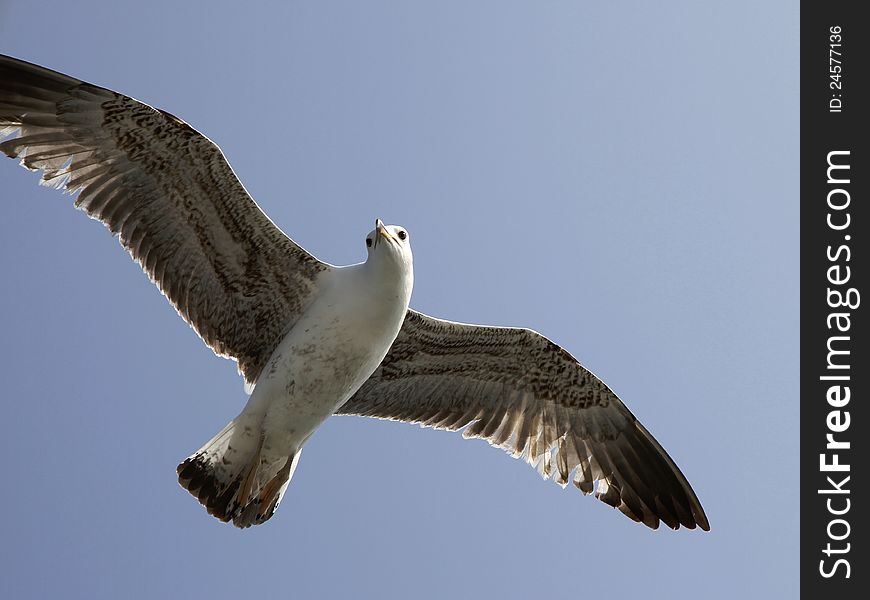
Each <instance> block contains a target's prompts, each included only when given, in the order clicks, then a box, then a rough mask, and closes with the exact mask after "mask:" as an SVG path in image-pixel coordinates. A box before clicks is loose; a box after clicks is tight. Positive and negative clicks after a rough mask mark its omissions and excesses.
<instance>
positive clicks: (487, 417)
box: [337, 310, 710, 530]
mask: <svg viewBox="0 0 870 600" xmlns="http://www.w3.org/2000/svg"><path fill="white" fill-rule="evenodd" d="M337 414H348V415H359V416H368V417H377V418H381V419H392V420H396V421H406V422H409V423H419V424H421V425H423V426H430V427H437V428H443V429H449V430H457V429H461V428H463V427H467V428H466V429H465V431H464V432H463V436H464V437H471V438H474V437H480V438H484V439H486V440H488V441H489V442H490V443H491V444H493V445H495V446H499V447H501V448H503V449H505V450H507V451H508V452H510V453H511V454H513V455H514V456H515V457H523V458H524V459H525V460H526V461H528V462H529V463H530V464H531V465H533V466H535V467H536V468H537V469H538V470H539V472H540V473H541V474H542V475H543V477H544V478H550V477H554V479H555V481H556V482H557V483H559V484H561V485H563V486H564V485H567V483H568V482H569V481H573V482H574V485H576V486H577V487H578V488H579V489H580V490H581V491H582V492H583V493H584V494H590V493H592V492H593V491H594V492H595V495H596V497H597V498H599V499H600V500H602V501H604V502H606V503H607V504H609V505H611V506H614V507H616V508H618V509H619V510H621V511H622V512H623V513H625V514H626V515H628V516H629V517H630V518H632V519H634V520H635V521H639V522H643V523H644V524H646V525H647V526H649V527H652V528H653V529H655V528H657V527H658V525H659V520H661V521H664V522H665V523H666V524H667V525H668V526H670V527H672V528H674V529H678V528H679V527H680V525H682V526H684V527H688V528H690V529H692V528H694V527H695V526H700V527H701V528H702V529H704V530H709V528H710V525H709V523H708V522H707V517H706V515H705V514H704V509H703V508H701V504H700V502H699V501H698V498H697V497H696V496H695V493H694V492H693V491H692V488H691V486H690V485H689V482H688V481H686V478H685V477H684V476H683V474H682V473H681V472H680V469H679V468H678V467H677V465H676V464H674V461H673V460H671V458H670V457H669V456H668V454H667V452H665V450H664V448H662V447H661V445H660V444H659V443H658V442H657V441H656V440H655V438H653V436H652V435H650V433H649V432H648V431H647V430H646V428H644V426H643V425H641V424H640V422H638V420H637V419H636V418H635V417H634V415H632V414H631V412H630V411H629V410H628V409H627V408H626V407H625V405H624V404H623V403H622V402H621V401H620V400H619V398H617V397H616V394H614V393H613V392H612V391H611V390H610V388H608V387H607V386H606V385H605V384H604V382H602V381H601V380H600V379H598V378H597V377H596V376H595V375H593V374H592V373H591V372H589V371H587V370H586V369H584V368H583V367H582V366H581V365H580V364H579V363H578V362H577V361H576V360H575V359H574V357H572V356H571V355H570V354H568V352H566V351H565V350H563V349H562V348H560V347H559V346H557V345H556V344H554V343H553V342H551V341H550V340H548V339H547V338H545V337H543V336H542V335H540V334H538V333H535V332H534V331H531V330H528V329H515V328H508V327H484V326H479V325H466V324H462V323H454V322H451V321H442V320H439V319H435V318H432V317H428V316H426V315H423V314H421V313H418V312H416V311H413V310H409V311H408V314H407V316H406V317H405V322H404V324H403V325H402V329H401V331H400V332H399V336H398V337H397V338H396V341H395V343H394V344H393V347H392V348H391V349H390V352H389V353H388V354H387V356H386V358H384V360H383V362H382V363H381V365H380V367H378V369H377V370H376V371H375V372H374V374H373V375H372V376H371V378H370V379H369V380H368V381H367V382H366V383H365V384H364V385H363V386H362V387H361V388H360V389H359V391H358V392H357V393H356V394H355V395H354V396H353V397H352V398H351V399H350V400H349V401H348V402H347V403H346V404H345V405H344V406H342V407H341V409H340V410H339V412H338V413H337ZM594 482H597V488H596V487H595V485H594Z"/></svg>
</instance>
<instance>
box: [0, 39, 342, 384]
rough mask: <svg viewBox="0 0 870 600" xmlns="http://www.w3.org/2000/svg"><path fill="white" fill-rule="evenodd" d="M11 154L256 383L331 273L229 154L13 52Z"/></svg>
mask: <svg viewBox="0 0 870 600" xmlns="http://www.w3.org/2000/svg"><path fill="white" fill-rule="evenodd" d="M16 133H17V134H18V135H17V136H16V135H15V134H16ZM6 138H8V139H6ZM4 139H5V141H3V140H4ZM0 151H2V152H4V153H5V154H6V155H8V156H10V157H12V158H19V159H21V164H22V165H23V166H25V167H27V168H28V169H31V170H41V171H42V173H43V174H42V183H44V184H46V185H53V186H55V187H59V188H63V189H66V190H67V191H68V192H70V193H78V197H77V198H76V200H75V205H76V207H77V208H80V209H81V210H83V211H85V212H86V213H87V214H88V215H89V216H90V217H91V218H94V219H97V220H100V221H102V222H103V223H104V224H105V225H106V227H107V228H108V229H109V231H111V232H112V234H113V235H117V236H118V239H119V240H120V242H121V244H122V245H123V246H124V247H125V248H126V249H127V251H128V252H129V253H130V255H131V256H132V257H133V258H134V259H135V260H136V261H137V262H138V263H139V264H140V265H141V266H142V268H143V269H144V270H145V272H146V273H147V274H148V276H149V277H150V278H151V280H152V281H154V283H155V284H156V285H157V286H158V288H159V289H160V291H161V292H163V294H164V295H166V297H167V298H168V299H169V301H170V302H171V303H172V305H173V306H174V307H175V308H176V310H177V311H178V312H179V314H180V315H181V316H182V317H183V318H184V319H185V320H186V321H187V322H188V323H189V324H190V325H191V326H192V327H193V329H194V330H195V331H196V332H197V333H198V334H199V335H200V337H202V339H203V340H204V341H205V342H206V344H208V345H209V346H210V347H211V348H212V349H213V350H214V351H215V353H217V354H219V355H222V356H227V357H231V358H234V359H235V360H237V361H238V363H239V370H240V371H241V372H242V373H243V375H244V376H245V379H246V381H247V382H248V383H252V382H254V381H256V378H257V376H258V374H259V372H260V370H261V369H262V367H263V364H264V362H265V361H266V360H267V359H268V357H269V356H270V355H271V353H272V351H273V350H274V348H275V346H276V345H277V343H278V342H279V341H280V339H281V337H282V336H283V334H284V333H285V332H286V331H287V330H288V329H289V328H290V327H291V326H292V324H293V323H294V322H295V321H296V319H298V317H299V315H300V314H301V313H302V311H304V309H305V308H306V306H307V305H308V302H309V301H310V298H311V296H312V294H313V292H314V291H315V290H316V288H317V280H318V277H319V275H320V274H321V273H323V272H324V271H327V270H329V269H330V268H331V267H330V266H329V265H327V264H326V263H323V262H321V261H319V260H317V259H316V258H315V257H313V256H312V255H311V254H309V253H308V252H306V251H305V250H303V249H302V248H301V247H299V246H298V245H297V244H295V243H294V242H293V241H292V240H291V239H290V238H289V237H287V236H286V235H284V233H283V232H282V231H281V230H280V229H279V228H278V227H277V226H275V225H274V224H273V223H272V222H271V221H270V220H269V218H268V217H267V216H266V215H265V214H264V213H263V212H262V211H261V210H260V208H259V207H258V206H257V205H256V203H255V202H254V201H253V199H251V197H250V196H249V195H248V193H247V192H246V191H245V189H244V187H243V186H242V184H241V183H240V182H239V180H238V179H237V178H236V176H235V174H234V173H233V171H232V169H231V168H230V166H229V164H228V163H227V161H226V159H225V158H224V156H223V154H222V153H221V151H220V149H219V148H218V147H217V146H216V145H215V144H214V143H212V142H211V141H210V140H209V139H208V138H206V137H205V136H203V135H201V134H200V133H198V132H197V131H195V130H194V129H193V128H192V127H190V126H189V125H188V124H186V123H185V122H183V121H181V120H180V119H178V118H177V117H174V116H172V115H170V114H169V113H167V112H165V111H161V110H158V109H155V108H152V107H150V106H148V105H146V104H143V103H141V102H138V101H137V100H134V99H132V98H129V97H127V96H124V95H121V94H118V93H116V92H112V91H110V90H107V89H105V88H101V87H97V86H94V85H91V84H88V83H85V82H82V81H80V80H78V79H75V78H72V77H69V76H67V75H63V74H61V73H57V72H54V71H51V70H49V69H46V68H43V67H39V66H36V65H32V64H29V63H26V62H23V61H20V60H17V59H14V58H11V57H7V56H2V55H0Z"/></svg>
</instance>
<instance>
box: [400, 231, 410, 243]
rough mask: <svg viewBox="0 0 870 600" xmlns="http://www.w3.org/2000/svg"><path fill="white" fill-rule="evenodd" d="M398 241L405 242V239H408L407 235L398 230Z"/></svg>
mask: <svg viewBox="0 0 870 600" xmlns="http://www.w3.org/2000/svg"><path fill="white" fill-rule="evenodd" d="M399 239H400V240H402V241H405V240H406V239H408V234H407V233H406V232H404V231H402V230H401V229H400V230H399Z"/></svg>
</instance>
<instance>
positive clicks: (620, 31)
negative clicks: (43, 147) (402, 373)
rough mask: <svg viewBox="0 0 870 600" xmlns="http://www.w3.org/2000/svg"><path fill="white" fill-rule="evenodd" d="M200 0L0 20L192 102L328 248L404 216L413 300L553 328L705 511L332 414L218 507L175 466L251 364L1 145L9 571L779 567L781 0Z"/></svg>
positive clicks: (471, 585)
mask: <svg viewBox="0 0 870 600" xmlns="http://www.w3.org/2000/svg"><path fill="white" fill-rule="evenodd" d="M186 4H188V3H182V2H172V1H162V0H161V1H150V2H145V3H122V2H112V3H109V2H97V1H78V2H75V3H74V5H73V4H71V3H70V2H59V1H48V2H40V3H33V2H29V1H25V0H20V1H18V0H11V1H10V0H4V1H3V2H2V3H0V52H2V53H5V54H11V55H13V56H16V57H19V58H23V59H26V60H29V61H31V62H36V63H39V64H42V65H46V66H49V67H51V68H54V69H57V70H60V71H62V72H66V73H69V74H71V75H74V76H76V77H79V78H82V79H85V80H88V81H91V82H93V83H96V84H99V85H103V86H106V87H109V88H112V89H115V90H118V91H121V92H124V93H126V94H128V95H131V96H133V97H136V98H138V99H140V100H143V101H145V102H148V103H150V104H153V105H155V106H158V107H160V108H163V109H166V110H168V111H169V112H172V113H173V114H176V115H178V116H179V117H181V118H183V119H185V120H186V121H188V122H189V123H190V124H191V125H193V126H194V127H196V128H197V129H199V130H200V131H201V132H203V133H204V134H206V135H208V136H209V137H210V138H211V139H213V140H214V141H215V142H217V143H218V144H219V145H220V146H221V148H222V149H223V150H224V153H225V154H226V155H227V157H228V159H229V161H230V163H231V164H232V166H233V167H234V169H235V170H236V173H237V174H238V175H239V177H240V179H241V180H242V181H243V182H244V184H245V185H246V186H247V188H248V190H249V191H250V192H251V194H252V195H253V196H254V197H255V198H256V199H257V201H258V202H259V203H260V205H261V206H262V207H263V208H264V210H265V211H266V212H267V213H268V214H269V215H270V216H271V217H272V219H274V220H275V221H276V222H277V223H278V224H279V225H280V226H281V227H282V228H283V229H284V230H285V231H286V232H287V233H288V234H289V235H291V236H292V237H293V238H294V239H295V240H297V241H298V242H300V243H301V244H302V245H303V246H305V247H306V248H308V249H309V250H311V251H312V252H314V253H315V254H316V255H318V256H319V257H320V258H323V259H325V260H328V261H330V262H333V263H339V264H347V263H351V262H358V261H360V260H362V259H363V258H364V257H365V246H364V238H365V234H366V233H367V232H368V231H369V230H371V228H372V224H373V221H374V219H375V217H381V218H383V219H384V220H385V221H387V222H390V223H398V224H402V225H404V226H406V227H407V228H408V229H409V230H410V232H411V235H412V241H413V245H414V255H415V272H416V287H415V290H414V296H413V299H412V306H414V307H416V308H418V309H420V310H423V311H425V312H427V313H430V314H434V315H437V316H442V317H446V318H452V319H456V320H462V321H470V322H478V323H481V322H482V323H491V324H503V325H524V326H529V327H533V328H534V329H536V330H538V331H541V332H543V333H544V334H546V335H548V336H549V337H551V338H552V339H553V340H555V341H556V342H558V343H559V344H561V345H563V346H564V347H565V348H567V349H568V350H569V351H570V352H571V353H573V354H574V355H575V356H577V357H578V358H579V359H580V360H581V362H583V364H584V365H586V366H587V367H588V368H590V369H592V370H593V371H594V372H595V373H597V374H598V375H600V376H601V377H602V378H603V379H604V380H605V381H606V382H607V383H608V384H609V385H610V386H611V387H612V388H613V389H614V390H615V391H616V392H617V393H618V394H619V395H620V396H621V397H622V399H623V400H624V401H625V402H626V404H627V405H628V406H629V407H630V408H631V410H632V411H633V412H634V413H635V414H636V415H637V416H638V418H639V419H641V421H642V422H643V423H644V424H645V425H646V426H647V428H648V429H649V430H650V431H651V432H652V433H653V434H654V435H655V436H656V437H657V438H658V439H659V440H660V441H661V443H662V444H663V445H664V447H665V448H667V450H668V451H669V452H670V454H671V455H672V456H673V457H674V459H675V460H676V462H677V463H678V464H679V465H680V467H681V468H682V470H683V471H684V472H685V474H686V476H687V477H688V479H689V481H690V482H691V483H692V485H693V486H694V488H695V490H696V491H697V493H698V496H699V497H700V499H701V502H702V503H703V505H704V507H705V509H706V511H707V514H708V516H709V518H710V523H711V525H712V528H713V530H712V532H710V533H709V534H704V533H701V532H699V531H685V530H680V531H678V532H673V531H670V530H668V529H662V530H659V531H655V532H654V531H650V530H648V529H647V528H645V527H643V526H641V525H637V524H635V523H633V522H631V521H630V520H628V519H627V518H625V517H624V516H623V515H622V514H620V513H619V512H617V511H615V510H612V509H610V508H609V507H607V506H606V505H604V504H603V503H601V502H598V501H596V500H594V499H592V498H586V497H583V496H581V495H580V494H579V493H578V492H577V491H576V490H574V489H573V488H569V489H567V490H562V489H560V488H559V487H558V486H556V485H554V484H553V483H547V482H543V481H541V480H540V478H539V477H538V476H537V475H536V474H535V472H534V471H533V470H532V469H530V468H529V467H528V466H526V465H524V464H522V463H520V462H517V461H515V460H512V459H511V458H510V457H509V456H507V455H506V454H504V453H503V452H501V451H499V450H496V449H493V448H490V447H489V446H488V445H487V444H486V443H485V442H482V441H479V440H473V441H469V440H463V439H462V438H461V436H460V435H458V434H455V433H447V432H442V431H431V430H423V429H420V428H418V427H417V426H411V425H403V424H398V423H389V422H379V421H372V420H364V419H357V418H350V417H341V418H334V419H331V420H329V421H327V423H326V424H325V425H324V426H323V427H322V428H321V429H320V430H319V431H318V433H317V434H316V435H315V436H314V437H313V438H312V439H311V440H310V443H309V444H308V445H307V446H306V449H305V452H304V454H303V456H302V460H301V461H300V464H299V468H298V470H297V471H296V474H295V476H294V479H293V482H292V484H291V486H290V488H289V489H288V491H287V494H286V496H285V498H284V502H283V503H282V505H281V508H280V510H279V511H278V513H277V514H276V516H275V517H274V518H273V519H272V520H271V521H270V522H269V523H268V524H266V525H265V526H262V527H257V528H253V529H251V530H246V531H239V530H236V529H234V528H233V527H230V526H227V525H223V524H221V523H219V522H218V521H216V520H215V519H213V518H211V517H209V516H207V515H206V513H205V511H204V510H203V509H202V508H201V507H200V506H199V504H197V503H196V502H195V501H194V500H193V499H192V498H191V497H190V496H189V495H188V494H187V493H186V492H185V491H183V490H182V489H181V488H180V487H179V486H178V485H177V483H176V480H175V479H176V476H175V465H176V464H177V463H178V462H179V461H180V460H181V459H183V458H184V457H186V456H187V455H188V454H189V453H190V452H192V451H193V450H195V449H197V448H198V447H199V446H200V445H201V444H202V443H203V442H205V441H206V440H207V439H208V438H209V437H211V435H212V434H214V433H215V432H216V431H218V429H220V427H222V426H223V425H224V424H225V423H226V422H227V421H228V420H229V419H231V418H232V417H234V416H235V415H236V414H237V413H238V411H239V410H241V408H242V406H243V404H244V401H245V396H244V392H243V389H242V382H241V380H240V378H239V377H238V376H237V375H236V372H235V366H234V365H233V363H231V362H228V361H226V360H224V359H220V358H216V357H214V356H213V355H212V354H211V352H210V351H209V350H208V349H207V348H206V347H205V346H204V345H203V344H202V343H201V342H200V341H199V339H198V338H197V337H196V335H195V334H194V333H193V331H192V330H190V329H189V328H188V326H187V325H186V324H185V323H184V322H183V321H182V320H181V319H180V318H178V317H177V316H176V314H175V312H174V311H173V310H172V308H171V307H170V306H169V304H168V303H167V302H166V301H165V300H164V299H163V297H162V296H160V294H159V293H158V292H157V290H156V289H155V288H154V287H153V286H152V285H151V284H150V283H149V281H148V279H147V278H146V277H145V276H144V275H143V274H142V273H141V271H140V270H139V268H138V267H137V266H136V265H135V264H133V263H132V261H130V259H129V257H128V256H127V254H126V253H125V252H123V251H122V249H121V247H120V246H119V245H118V244H117V242H116V241H115V240H113V239H112V238H111V237H110V236H109V235H108V233H107V232H106V231H105V230H104V229H103V228H102V227H101V226H100V225H99V224H97V223H95V222H92V221H90V220H88V219H87V218H86V217H85V215H84V214H82V213H80V212H78V211H75V210H73V208H72V202H71V200H70V198H69V197H65V196H62V195H61V194H59V193H58V192H56V191H53V190H48V189H44V188H39V187H38V186H37V185H36V176H35V175H33V174H29V173H27V172H26V171H24V170H23V169H20V168H18V167H17V166H16V165H15V164H14V163H13V162H12V161H9V160H5V159H4V160H3V161H2V162H0V201H2V205H3V219H0V280H2V284H0V285H2V294H0V330H2V337H0V381H2V388H3V391H2V400H0V402H2V411H3V412H2V414H3V419H2V422H3V427H2V429H3V435H2V436H0V452H2V454H0V455H2V456H3V465H4V468H3V475H2V484H0V490H2V492H0V514H2V515H3V518H2V519H0V597H4V598H48V597H58V598H59V597H70V598H72V597H87V598H117V597H127V598H162V597H188V598H215V599H217V598H236V599H238V598H248V597H278V598H283V597H296V598H305V597H324V598H326V597H334V598H350V597H373V598H374V597H378V598H408V597H414V598H443V597H448V596H450V595H453V594H460V595H461V596H463V597H471V596H472V595H477V596H480V597H487V598H490V597H491V598H519V597H539V598H559V597H567V596H568V595H571V596H572V597H574V596H578V597H579V596H580V595H587V594H590V593H597V594H602V595H606V596H607V597H631V596H633V595H642V596H643V597H662V598H698V597H703V598H733V597H735V595H736V594H743V595H742V597H796V595H797V575H798V539H799V535H798V533H799V531H798V512H799V510H798V509H799V506H798V500H797V484H798V424H799V419H798V379H797V376H798V281H799V279H798V178H797V176H798V166H799V163H798V147H799V146H798V109H799V102H798V83H799V77H798V46H799V37H798V12H797V3H796V2H763V3H761V2H749V1H735V2H729V3H712V2H708V3H701V2H692V1H687V2H657V3H650V2H643V1H637V2H591V1H573V2H565V1H551V2H531V1H524V2H518V1H504V0H489V1H474V2H469V1H466V0H462V1H454V0H450V1H446V0H439V1H433V0H427V1H425V2H423V1H416V0H413V1H411V0H409V1H403V2H398V1H396V2H384V1H374V0H369V1H366V2H356V1H350V0H348V1H345V2H333V1H325V0H324V1H317V2H314V1H309V2H280V3H278V2H276V3H273V4H272V5H271V6H268V7H267V6H266V5H265V4H263V5H260V4H259V3H242V2H235V1H219V2H218V1H215V2H210V3H208V6H209V8H208V9H207V10H203V9H191V8H187V7H186V6H185V5H186ZM190 4H193V3H190ZM197 4H198V3H197ZM200 6H204V4H201V5H200ZM255 7H256V8H255Z"/></svg>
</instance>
